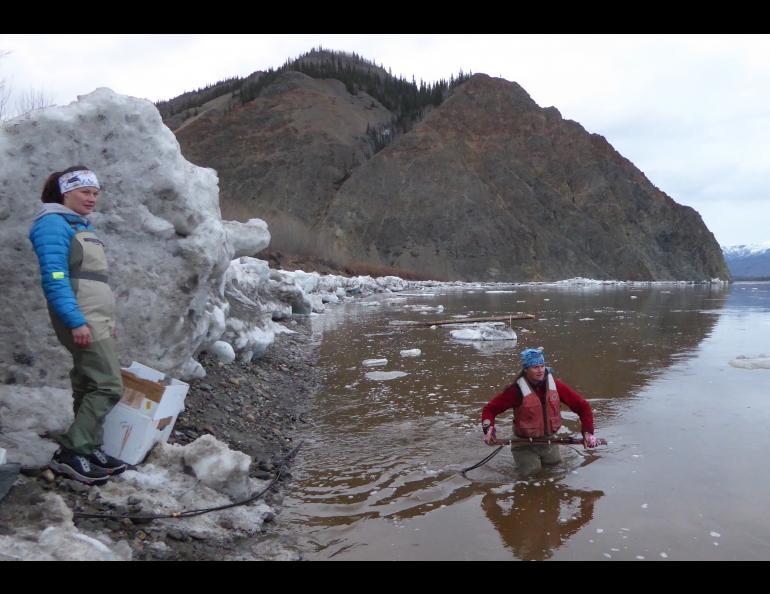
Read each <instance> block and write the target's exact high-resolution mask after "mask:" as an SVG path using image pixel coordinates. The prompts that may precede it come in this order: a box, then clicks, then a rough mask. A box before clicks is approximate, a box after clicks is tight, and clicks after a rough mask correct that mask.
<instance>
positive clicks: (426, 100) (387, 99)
mask: <svg viewBox="0 0 770 594" xmlns="http://www.w3.org/2000/svg"><path fill="white" fill-rule="evenodd" d="M287 71H295V72H301V73H303V74H305V75H307V76H310V77H312V78H319V79H322V78H333V79H336V80H339V81H340V82H342V83H343V84H344V85H345V88H346V89H347V90H348V92H349V93H350V94H351V95H356V94H358V93H359V92H361V91H363V92H365V93H367V94H369V95H371V96H372V97H374V98H375V99H376V100H377V101H379V102H380V103H381V104H382V105H383V106H385V108H387V109H388V110H389V111H391V112H392V113H393V114H394V115H395V119H394V121H393V122H392V123H391V128H392V129H390V130H374V129H371V130H369V135H370V136H371V138H372V139H373V141H374V143H375V145H376V148H377V149H379V148H381V147H382V146H384V144H387V141H388V139H389V138H390V137H391V134H392V133H401V132H406V131H408V130H409V129H410V128H411V127H412V126H413V125H414V123H415V122H417V121H419V120H420V119H421V118H422V116H423V114H424V113H425V109H426V108H428V107H436V106H438V105H440V104H441V103H442V102H443V101H444V99H446V97H447V96H448V95H449V92H450V91H451V90H452V89H453V88H454V87H456V86H457V85H459V84H461V83H462V82H465V81H466V80H468V79H469V78H470V77H471V76H472V74H471V73H468V74H464V73H463V72H462V70H461V71H460V73H459V75H458V76H457V77H455V76H454V75H453V76H451V77H450V79H449V80H448V81H447V80H445V79H441V80H439V81H437V82H435V83H432V84H426V83H425V82H424V81H422V80H420V82H419V84H418V83H417V81H415V80H414V77H412V80H411V81H407V80H406V79H404V78H401V77H395V76H393V75H392V74H391V73H390V72H386V71H385V70H384V69H383V68H382V67H381V66H378V65H376V64H375V63H373V62H370V61H368V60H365V59H363V58H361V57H360V56H358V55H357V54H355V53H353V54H348V53H345V52H335V51H329V50H325V49H323V48H321V47H319V48H318V49H313V50H311V51H310V52H308V53H306V54H303V55H302V56H300V57H299V58H297V59H296V60H293V61H289V60H287V62H286V63H285V64H284V65H283V66H281V67H280V68H278V69H275V70H274V69H272V68H270V69H269V70H268V71H267V72H260V73H254V74H252V75H250V76H248V77H245V78H239V77H234V78H229V79H225V80H222V81H219V82H217V83H214V84H212V85H208V86H206V87H203V88H201V89H198V90H196V91H189V92H187V93H184V94H182V95H180V96H179V97H175V98H174V99H170V100H168V101H159V102H157V103H156V104H155V105H156V107H157V108H158V111H160V113H161V116H163V118H164V119H166V118H169V117H171V116H173V115H175V114H178V113H180V112H182V111H185V110H190V109H195V108H197V107H200V106H202V105H203V104H204V103H206V102H208V101H211V100H212V99H215V98H217V97H220V96H221V95H224V94H226V93H231V94H232V96H233V97H236V96H238V97H239V98H240V102H241V104H242V105H243V104H246V103H249V102H250V101H253V100H254V99H256V98H257V97H259V95H260V93H261V92H262V90H263V89H265V88H266V87H267V86H268V85H270V83H272V82H273V81H274V80H275V79H276V78H277V77H278V76H279V75H280V74H282V73H283V72H287Z"/></svg>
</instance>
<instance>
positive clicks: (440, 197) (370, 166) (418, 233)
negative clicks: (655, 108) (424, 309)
mask: <svg viewBox="0 0 770 594" xmlns="http://www.w3.org/2000/svg"><path fill="white" fill-rule="evenodd" d="M378 72H380V73H381V72H382V71H378ZM378 76H379V75H378ZM351 80H352V79H346V82H344V83H343V82H342V81H340V80H336V82H335V79H334V78H313V77H312V76H309V75H307V74H304V73H302V72H297V71H292V70H290V69H284V70H282V71H281V72H278V73H277V74H275V75H274V76H273V77H272V78H271V79H270V81H269V83H268V84H266V85H265V86H264V87H263V88H262V89H261V91H260V94H259V95H258V96H257V97H255V98H254V99H253V100H250V101H249V102H247V103H244V104H243V105H240V106H234V107H233V108H232V109H230V110H229V111H227V110H224V111H223V110H219V111H217V110H212V113H211V114H210V115H204V116H202V117H199V118H198V119H197V120H196V121H193V122H190V123H189V124H188V125H186V126H185V127H184V128H180V129H178V130H177V139H178V140H179V142H180V145H181V146H182V150H183V153H184V154H185V156H186V157H187V158H188V159H189V160H191V161H193V162H194V163H196V164H199V165H203V166H207V167H213V168H214V169H216V170H217V171H218V173H219V176H220V188H221V203H222V211H223V214H225V212H226V211H227V212H228V213H230V216H233V217H234V218H239V220H245V218H247V217H249V216H258V217H260V218H264V219H265V220H267V222H268V224H269V225H270V229H271V232H272V233H273V238H274V244H273V246H272V247H275V248H276V249H282V250H284V251H287V252H289V251H292V250H293V249H295V250H296V249H304V250H306V251H311V252H312V251H315V252H319V253H324V254H327V255H331V256H332V257H337V258H346V259H359V260H362V261H365V262H369V263H372V264H382V265H386V266H392V267H396V268H402V269H405V270H410V271H415V272H417V273H421V274H436V275H439V276H441V277H442V278H446V279H456V280H511V281H517V280H558V279H559V278H569V277H574V276H585V277H593V278H598V279H609V278H616V279H625V280H710V279H712V278H722V279H729V272H728V269H727V266H726V265H725V262H724V257H723V255H722V252H721V250H720V248H719V245H718V244H717V242H716V240H715V238H714V236H713V234H712V233H711V232H710V231H708V229H707V228H706V227H705V225H704V224H703V221H702V219H701V218H700V215H698V213H697V212H696V211H695V210H694V209H692V208H690V207H686V206H682V205H679V204H677V203H676V202H675V201H674V200H673V199H672V198H671V197H669V196H668V195H666V194H665V193H664V192H662V191H661V190H660V189H659V188H657V187H656V186H654V184H652V182H651V181H650V180H649V179H647V177H646V176H645V175H644V173H643V172H641V171H640V170H639V169H638V168H636V167H635V166H634V165H633V163H631V161H630V160H628V159H627V158H626V157H624V156H623V155H621V154H620V153H619V152H618V151H616V150H615V149H614V147H612V145H611V144H610V143H609V142H608V141H607V139H606V138H604V137H603V136H601V135H599V134H594V133H590V132H588V131H586V130H585V128H584V127H583V126H582V125H581V124H580V123H578V122H575V121H573V120H567V119H564V118H562V116H561V114H560V113H559V111H558V109H556V108H555V107H546V108H541V107H539V106H538V105H537V103H536V102H535V101H534V100H532V98H531V97H530V96H529V94H528V93H527V92H526V90H525V89H523V87H521V86H520V85H518V83H515V82H511V81H506V80H504V79H501V78H494V77H490V76H488V75H485V74H476V75H472V76H469V77H467V78H463V79H462V80H461V81H460V83H459V84H454V85H452V86H450V85H447V87H446V93H445V96H442V100H441V101H440V102H436V104H432V103H430V101H431V96H430V93H428V92H427V90H426V88H424V87H422V86H420V87H418V86H417V85H416V84H415V85H414V86H412V87H409V85H407V86H405V87H403V89H406V90H407V91H408V92H407V94H406V97H407V98H409V100H408V101H407V100H406V99H403V98H401V99H399V101H398V104H399V105H400V106H401V107H404V106H407V107H408V108H409V109H410V110H411V111H408V110H407V111H405V112H401V115H399V114H397V113H395V112H394V111H392V110H391V109H388V107H386V106H385V105H384V104H383V103H382V102H381V101H379V100H378V99H377V98H375V97H373V96H371V95H369V94H368V93H366V92H365V91H363V90H362V88H361V86H359V85H357V83H351ZM403 89H401V90H403ZM409 89H411V90H409ZM420 89H422V90H423V91H426V92H425V93H424V94H423V95H422V97H423V99H422V100H424V101H426V103H425V107H424V108H420V107H419V106H420V105H421V104H420V103H419V101H417V99H416V98H419V97H420V95H419V91H420ZM351 90H352V91H353V92H351ZM399 92H401V91H399ZM403 113H411V114H414V115H415V117H414V119H411V120H410V119H409V118H407V119H403V118H402V119H401V120H399V118H400V117H401V116H402V115H403ZM410 117H411V116H410ZM399 121H400V122H401V124H400V126H401V127H400V128H399V126H398V125H396V124H397V122H399ZM372 130H377V131H379V132H383V131H388V132H389V138H388V139H387V142H384V143H382V144H381V145H378V143H377V138H375V137H374V136H373V135H372V134H371V131H372Z"/></svg>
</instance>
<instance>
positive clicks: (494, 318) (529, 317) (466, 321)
mask: <svg viewBox="0 0 770 594" xmlns="http://www.w3.org/2000/svg"><path fill="white" fill-rule="evenodd" d="M534 318H535V316H533V315H532V314H525V313H513V314H508V315H506V316H490V317H486V318H457V319H456V320H439V321H436V322H420V324H419V325H420V326H442V325H444V324H472V323H474V322H507V321H509V320H532V319H534Z"/></svg>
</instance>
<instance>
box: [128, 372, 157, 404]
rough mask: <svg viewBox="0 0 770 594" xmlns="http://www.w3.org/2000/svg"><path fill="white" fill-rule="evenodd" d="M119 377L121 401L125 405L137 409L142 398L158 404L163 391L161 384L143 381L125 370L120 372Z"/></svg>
mask: <svg viewBox="0 0 770 594" xmlns="http://www.w3.org/2000/svg"><path fill="white" fill-rule="evenodd" d="M120 375H121V376H123V400H124V401H125V402H126V404H128V405H129V406H131V407H133V408H137V407H138V406H139V405H140V404H141V402H142V399H143V398H148V399H149V400H152V401H153V402H156V403H158V404H160V401H161V399H162V398H163V392H164V390H165V387H164V386H163V384H160V383H158V382H154V381H151V380H147V379H143V378H141V377H138V376H136V375H134V374H133V373H131V372H130V371H126V370H125V369H122V370H121V371H120Z"/></svg>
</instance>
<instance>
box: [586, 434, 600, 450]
mask: <svg viewBox="0 0 770 594" xmlns="http://www.w3.org/2000/svg"><path fill="white" fill-rule="evenodd" d="M597 445H598V442H597V441H596V438H595V437H594V435H593V433H587V432H586V433H583V447H586V448H595V447H596V446H597Z"/></svg>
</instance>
